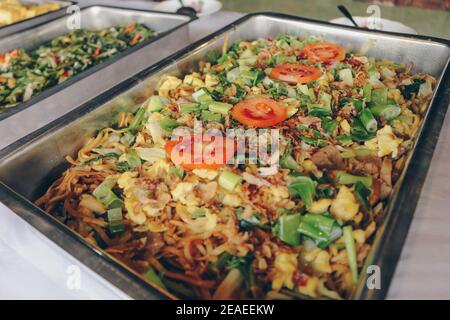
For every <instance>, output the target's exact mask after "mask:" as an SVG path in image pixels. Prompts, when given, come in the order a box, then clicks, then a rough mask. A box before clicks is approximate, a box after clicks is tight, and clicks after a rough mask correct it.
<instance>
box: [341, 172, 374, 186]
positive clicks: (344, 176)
mask: <svg viewBox="0 0 450 320" xmlns="http://www.w3.org/2000/svg"><path fill="white" fill-rule="evenodd" d="M336 182H337V183H339V184H345V185H347V184H355V183H357V182H361V183H362V184H363V185H365V186H366V187H367V188H370V187H371V186H372V177H371V176H367V177H364V176H354V175H352V174H350V173H347V172H339V173H338V174H337V176H336Z"/></svg>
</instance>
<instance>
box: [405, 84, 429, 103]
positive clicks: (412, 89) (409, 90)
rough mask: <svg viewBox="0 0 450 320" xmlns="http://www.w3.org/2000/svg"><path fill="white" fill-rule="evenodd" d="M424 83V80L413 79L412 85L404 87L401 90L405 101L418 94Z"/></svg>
mask: <svg viewBox="0 0 450 320" xmlns="http://www.w3.org/2000/svg"><path fill="white" fill-rule="evenodd" d="M423 83H425V80H423V79H414V80H413V83H412V84H409V85H406V86H404V87H403V89H402V90H401V92H402V95H403V97H404V98H405V99H408V100H409V99H411V98H412V96H413V94H416V95H417V93H418V92H419V89H420V86H421V85H422V84H423Z"/></svg>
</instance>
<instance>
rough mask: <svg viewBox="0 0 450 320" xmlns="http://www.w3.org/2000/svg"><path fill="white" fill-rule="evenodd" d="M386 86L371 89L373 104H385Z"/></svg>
mask: <svg viewBox="0 0 450 320" xmlns="http://www.w3.org/2000/svg"><path fill="white" fill-rule="evenodd" d="M387 94H388V90H387V88H381V89H373V90H372V95H371V102H372V103H374V104H382V105H384V104H387Z"/></svg>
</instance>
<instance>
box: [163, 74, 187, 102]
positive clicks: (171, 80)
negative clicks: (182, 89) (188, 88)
mask: <svg viewBox="0 0 450 320" xmlns="http://www.w3.org/2000/svg"><path fill="white" fill-rule="evenodd" d="M181 83H182V82H181V80H180V79H178V78H177V77H174V76H167V78H166V80H164V81H163V82H162V83H161V85H160V86H159V91H158V94H159V95H160V96H163V97H168V96H169V92H170V90H174V89H176V88H178V86H179V85H181Z"/></svg>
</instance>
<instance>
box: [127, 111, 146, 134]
mask: <svg viewBox="0 0 450 320" xmlns="http://www.w3.org/2000/svg"><path fill="white" fill-rule="evenodd" d="M144 116H145V109H144V108H143V107H140V108H139V109H138V111H137V112H136V114H135V115H134V118H133V120H131V122H130V125H129V126H128V129H129V130H130V131H131V132H132V133H133V134H134V133H136V132H137V131H138V130H139V129H140V127H141V125H142V122H143V121H144Z"/></svg>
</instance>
